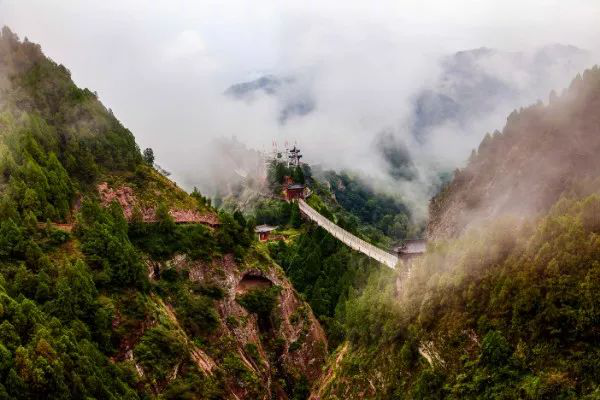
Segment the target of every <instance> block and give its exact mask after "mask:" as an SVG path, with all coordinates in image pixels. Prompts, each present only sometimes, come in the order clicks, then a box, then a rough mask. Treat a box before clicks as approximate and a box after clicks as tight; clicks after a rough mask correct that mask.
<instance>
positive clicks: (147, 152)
mask: <svg viewBox="0 0 600 400" xmlns="http://www.w3.org/2000/svg"><path fill="white" fill-rule="evenodd" d="M142 157H143V158H144V162H145V163H146V164H148V165H150V166H152V165H154V150H152V149H151V148H150V147H148V148H146V149H144V152H143V154H142Z"/></svg>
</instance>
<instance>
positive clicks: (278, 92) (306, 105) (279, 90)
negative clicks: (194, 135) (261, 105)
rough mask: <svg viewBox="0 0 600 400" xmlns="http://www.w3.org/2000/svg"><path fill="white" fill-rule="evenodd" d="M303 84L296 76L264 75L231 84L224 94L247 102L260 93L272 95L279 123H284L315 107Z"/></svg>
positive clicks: (305, 113) (307, 112)
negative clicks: (274, 99) (276, 103)
mask: <svg viewBox="0 0 600 400" xmlns="http://www.w3.org/2000/svg"><path fill="white" fill-rule="evenodd" d="M305 85H306V82H304V81H300V80H299V79H297V78H293V77H286V78H281V77H277V76H275V75H265V76H262V77H260V78H258V79H255V80H253V81H248V82H242V83H236V84H234V85H231V86H230V87H229V88H228V89H227V90H225V95H226V96H229V97H231V98H234V99H237V100H245V101H246V102H248V103H252V102H253V101H254V100H256V99H257V98H258V97H260V95H261V94H262V95H267V96H271V97H274V98H276V99H277V102H278V103H279V117H278V120H279V123H280V124H285V123H286V122H287V121H288V120H290V119H291V118H294V117H302V116H304V115H307V114H309V113H311V112H312V111H313V110H314V109H315V107H316V103H315V100H314V98H313V97H312V96H311V95H310V93H309V90H308V88H307V87H305Z"/></svg>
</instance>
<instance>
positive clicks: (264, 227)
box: [254, 225, 278, 233]
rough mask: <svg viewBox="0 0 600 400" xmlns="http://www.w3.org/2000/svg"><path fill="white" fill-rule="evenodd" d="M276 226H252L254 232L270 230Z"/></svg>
mask: <svg viewBox="0 0 600 400" xmlns="http://www.w3.org/2000/svg"><path fill="white" fill-rule="evenodd" d="M277 228H278V227H277V226H271V225H258V226H257V227H256V228H254V232H256V233H265V232H271V231H274V230H275V229H277Z"/></svg>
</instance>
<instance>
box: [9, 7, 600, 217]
mask: <svg viewBox="0 0 600 400" xmlns="http://www.w3.org/2000/svg"><path fill="white" fill-rule="evenodd" d="M494 3H496V2H480V1H470V0H462V1H459V2H452V4H451V5H450V3H448V2H446V1H441V0H440V1H425V2H422V1H408V2H401V3H398V2H395V1H389V2H384V3H382V4H380V5H379V6H378V7H370V6H368V5H367V4H366V3H363V2H358V1H349V2H344V3H343V6H342V5H341V4H340V3H337V2H327V1H325V2H319V4H318V5H317V4H316V3H315V4H306V2H294V1H292V2H285V3H282V2H278V1H261V2H258V3H256V2H252V3H251V4H250V3H246V2H241V1H225V2H214V3H210V2H201V3H198V2H191V1H183V0H180V1H166V0H164V1H162V0H161V1H156V2H152V4H151V5H148V4H147V3H146V2H141V1H117V0H114V1H105V2H94V1H64V2H61V3H60V4H58V5H57V4H50V3H49V2H46V1H44V0H18V1H17V0H2V1H0V24H6V25H8V26H10V27H11V28H12V29H13V30H14V31H15V32H17V33H18V34H19V35H20V36H21V37H24V36H27V37H29V39H30V40H32V41H35V42H38V43H40V44H41V45H42V48H43V49H44V51H45V52H46V54H48V55H49V56H50V57H51V58H53V59H55V60H56V61H57V62H60V63H62V64H64V65H66V66H67V67H68V68H69V69H70V70H71V72H72V76H73V77H74V79H75V81H76V83H78V84H79V85H81V86H85V87H89V88H91V89H92V90H96V91H97V92H98V93H99V95H100V99H101V100H102V101H103V102H104V103H105V104H106V105H107V107H110V108H111V109H112V110H113V112H114V113H115V115H117V117H118V118H119V119H121V120H122V121H123V123H124V124H125V125H126V126H127V127H129V128H130V129H131V130H132V131H133V132H134V134H135V135H136V137H137V138H138V141H139V143H140V145H141V146H142V147H153V148H154V150H155V154H156V156H157V161H158V163H159V164H161V165H162V166H164V167H165V168H167V169H168V170H170V171H171V172H172V173H173V175H172V177H173V178H175V179H176V180H177V181H178V182H179V183H180V184H181V185H183V186H184V187H186V188H191V187H192V186H194V185H195V186H199V187H200V188H201V189H203V190H205V191H207V192H211V191H213V190H214V188H215V187H216V186H215V181H216V180H219V179H220V178H223V177H228V176H230V174H231V171H225V169H228V168H230V167H231V166H235V165H236V162H238V161H239V160H238V161H236V160H235V157H234V158H233V161H231V157H230V156H229V155H227V153H228V152H229V150H226V151H225V153H223V148H222V146H221V147H219V146H215V145H214V143H219V140H220V139H222V138H231V137H236V138H237V140H238V141H239V142H241V143H243V144H245V145H246V146H248V147H249V148H253V149H256V150H269V149H270V147H271V143H272V142H273V141H274V140H275V141H277V142H278V143H279V144H280V146H281V145H283V143H284V142H285V141H288V142H290V143H292V142H294V141H297V142H298V144H299V146H300V147H301V148H302V150H303V151H304V154H305V159H306V161H308V162H310V163H319V164H322V165H323V166H325V167H331V168H335V169H343V168H350V169H353V170H358V171H360V172H361V173H363V174H364V175H367V176H369V177H370V179H369V181H371V182H373V184H374V186H376V187H377V188H378V189H379V190H385V191H387V192H391V193H397V194H399V195H401V196H403V197H404V198H405V199H407V201H411V202H412V203H413V204H414V209H415V210H417V212H418V213H419V214H420V215H424V212H425V209H426V201H427V199H428V196H430V195H431V192H432V190H433V189H434V188H435V187H436V186H437V185H439V183H440V181H441V179H442V173H443V172H445V171H449V170H452V169H453V168H455V167H457V166H460V165H462V163H463V162H464V160H465V159H466V157H467V156H468V154H469V153H470V150H471V149H472V148H474V147H475V146H476V145H477V144H478V143H479V141H480V140H481V138H482V137H483V135H484V134H485V132H487V131H493V130H494V129H501V128H502V126H503V125H504V122H505V118H506V116H507V115H508V113H509V112H510V111H511V110H512V109H513V108H515V107H519V106H521V105H526V104H529V103H531V102H535V101H536V100H537V99H538V98H543V99H545V98H546V97H547V95H548V92H549V90H550V89H553V88H555V89H559V90H560V89H561V88H562V87H564V86H565V85H566V84H567V83H568V81H569V80H570V79H571V78H572V76H573V75H574V74H575V72H577V71H580V70H582V69H583V68H585V67H588V66H591V65H592V64H593V63H594V62H596V60H597V59H596V58H594V55H595V54H597V50H598V48H597V46H598V41H597V38H598V34H599V33H600V32H599V28H598V25H597V21H598V20H600V5H598V4H597V2H595V1H591V0H590V1H582V2H578V3H577V5H570V6H569V7H568V8H566V7H564V5H563V3H562V2H559V1H558V0H551V1H542V0H535V1H531V2H526V3H523V2H519V1H507V2H503V3H502V4H501V5H498V4H494ZM540 9H544V13H543V18H541V15H540V12H539V10H540ZM34 15H35V18H34V17H33V16H34ZM552 43H565V44H572V45H575V46H577V47H578V48H581V49H586V50H587V51H588V53H587V56H586V57H587V58H586V57H579V56H573V55H565V54H566V53H568V48H564V47H555V48H547V49H550V50H546V52H544V51H540V50H539V49H541V48H542V47H543V46H546V45H548V44H552ZM482 46H485V47H488V48H489V49H501V50H497V51H496V50H491V51H490V52H489V53H485V51H484V52H483V53H484V54H483V55H481V54H480V55H479V56H478V57H475V58H476V59H474V60H473V59H472V60H470V59H469V57H471V58H472V57H474V54H475V53H473V52H467V53H462V55H457V54H455V53H456V52H457V51H460V50H465V49H467V50H468V49H477V48H481V47H482ZM557 51H558V52H559V53H560V52H562V53H561V54H556V53H555V52H557ZM563 53H565V54H563ZM463 59H466V61H464V60H463ZM557 59H559V60H560V62H555V60H557ZM539 71H542V72H539ZM265 75H273V76H276V77H280V78H290V77H291V78H293V79H295V82H296V84H294V85H293V86H292V87H291V88H292V89H290V90H289V91H287V92H286V91H283V92H281V94H280V95H278V96H272V95H269V94H268V93H258V94H257V95H256V96H254V98H253V99H252V100H251V101H239V100H236V99H234V98H231V97H230V96H226V95H224V91H225V90H226V89H227V88H228V87H230V86H231V85H233V84H236V83H240V82H248V81H252V80H254V79H257V78H259V77H261V76H265ZM486 90H487V91H486ZM427 93H429V96H430V97H429V98H427V95H426V94H427ZM299 95H301V96H304V97H305V98H309V99H310V105H311V107H310V108H311V109H310V110H309V112H304V111H303V112H300V113H296V114H294V113H291V114H290V115H284V116H283V117H282V110H285V109H286V106H285V104H288V103H290V102H292V103H293V100H294V99H295V97H297V96H299ZM446 103H447V104H446ZM444 104H446V105H445V106H444ZM419 107H420V108H419ZM428 107H429V109H428ZM301 111H302V110H301ZM224 160H230V161H229V162H224ZM241 164H244V163H243V162H242V163H241ZM236 168H237V167H236ZM234 169H235V168H234Z"/></svg>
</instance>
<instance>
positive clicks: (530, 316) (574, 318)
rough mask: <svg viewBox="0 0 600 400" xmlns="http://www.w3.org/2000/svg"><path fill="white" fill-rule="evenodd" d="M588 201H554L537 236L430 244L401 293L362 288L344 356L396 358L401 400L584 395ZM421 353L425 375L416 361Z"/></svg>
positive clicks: (592, 365) (592, 241)
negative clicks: (425, 353)
mask: <svg viewBox="0 0 600 400" xmlns="http://www.w3.org/2000/svg"><path fill="white" fill-rule="evenodd" d="M597 201H598V200H597V196H596V195H592V196H589V197H587V198H584V199H582V200H566V199H563V200H561V201H560V202H558V203H557V204H556V205H555V207H554V208H553V209H552V211H551V212H550V214H549V215H547V216H546V217H545V218H543V219H540V220H539V221H537V223H536V225H535V226H532V225H531V224H528V223H526V224H524V225H522V226H521V227H520V228H517V227H516V226H515V222H514V221H511V220H506V221H498V222H497V223H496V224H494V225H491V226H489V227H488V228H487V229H486V230H482V231H475V232H472V233H470V234H467V235H466V236H464V237H462V238H461V239H460V240H454V241H451V242H449V243H438V244H437V247H435V248H433V249H432V251H431V252H429V253H428V254H427V256H426V257H425V258H424V259H422V260H419V261H416V263H415V265H414V266H413V269H412V271H411V276H410V278H409V279H408V280H406V281H404V282H402V284H401V286H400V287H401V288H402V289H401V292H398V291H397V290H398V289H397V287H398V286H397V285H398V284H397V279H398V277H397V276H396V274H395V273H391V272H385V273H383V274H382V275H380V276H379V277H378V278H375V277H371V279H370V280H369V283H368V284H367V286H366V288H365V289H364V290H363V291H362V292H361V293H359V294H358V295H357V296H356V297H352V298H351V299H350V300H349V302H348V303H347V305H346V307H345V309H346V314H345V315H346V320H345V324H346V327H347V329H348V337H349V338H350V339H351V341H352V344H353V346H354V347H355V348H361V349H372V350H371V352H372V353H374V354H378V353H380V352H385V351H388V350H389V349H393V348H398V350H397V351H396V353H395V354H394V356H393V358H391V359H390V358H389V356H388V358H387V359H388V360H392V361H391V362H392V363H393V364H394V365H393V366H392V367H390V366H388V367H387V368H388V369H389V370H392V369H398V370H399V371H402V372H401V374H402V376H403V377H405V381H404V384H403V385H404V386H402V387H403V389H402V392H403V393H409V394H410V395H408V396H406V397H404V398H451V399H459V398H460V399H479V398H527V399H542V398H584V397H585V396H587V395H591V394H592V393H593V392H594V390H596V388H597V386H598V384H599V381H598V376H600V375H598V373H599V372H600V371H599V369H598V367H597V362H596V359H597V357H598V356H599V355H600V351H599V350H598V347H597V343H598V342H599V340H600V337H598V332H597V329H596V328H595V326H596V323H597V321H598V320H599V318H600V314H599V310H600V307H599V305H598V299H597V296H596V295H594V294H593V293H596V292H597V291H598V290H599V289H600V280H599V279H598V276H600V274H599V271H600V269H599V266H598V262H597V261H596V260H597V259H598V257H599V256H600V252H599V249H600V238H599V237H598V235H597V233H596V232H595V230H596V224H595V219H596V211H595V209H596V203H597ZM404 279H407V278H406V277H405V278H404ZM365 325H368V326H369V329H368V330H366V329H364V326H365ZM406 327H409V329H407V328H406ZM398 342H399V343H401V344H402V345H401V346H400V347H395V344H396V343H398ZM424 344H427V346H433V347H430V348H433V352H432V353H430V357H432V364H433V365H432V366H428V364H429V362H426V361H425V359H424V358H422V357H419V356H418V352H417V349H418V348H419V346H423V345H424ZM375 349H383V350H375ZM386 349H387V350H386ZM437 357H439V358H440V360H441V361H440V360H438V359H437ZM419 358H420V362H417V361H416V359H419ZM375 359H376V358H373V359H372V360H375ZM372 362H373V363H374V362H375V361H370V360H369V361H363V367H364V368H368V366H369V365H372V366H374V367H375V368H377V366H376V365H375V364H370V363H372ZM347 373H350V372H349V371H348V372H347ZM398 398H403V397H398Z"/></svg>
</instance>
